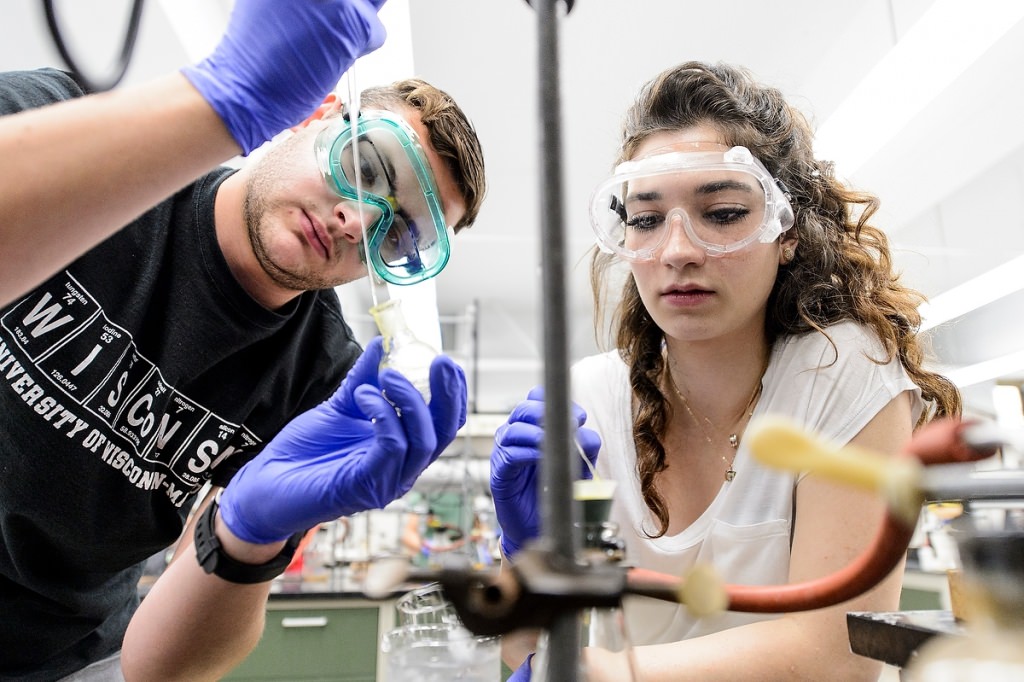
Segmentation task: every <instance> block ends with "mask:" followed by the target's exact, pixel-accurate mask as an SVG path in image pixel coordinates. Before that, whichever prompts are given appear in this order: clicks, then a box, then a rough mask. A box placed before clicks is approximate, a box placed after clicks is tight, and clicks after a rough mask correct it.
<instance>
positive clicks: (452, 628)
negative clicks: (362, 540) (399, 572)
mask: <svg viewBox="0 0 1024 682" xmlns="http://www.w3.org/2000/svg"><path fill="white" fill-rule="evenodd" d="M395 610H396V613H397V626H396V627H395V628H393V629H391V630H389V631H388V632H386V633H384V636H383V638H382V640H381V651H382V652H383V654H384V659H385V666H386V667H385V678H384V679H385V680H388V682H449V681H450V680H464V681H465V682H497V681H498V680H500V679H501V644H500V639H499V638H498V637H484V636H476V635H474V634H473V633H472V632H470V631H469V630H467V629H466V628H465V627H464V626H463V625H462V623H461V621H460V620H459V617H458V614H457V613H456V611H455V608H454V607H453V606H452V604H451V603H450V602H448V601H447V600H446V599H445V596H444V592H443V590H442V589H441V586H440V585H438V584H436V583H435V584H431V585H426V586H425V587H421V588H419V589H416V590H412V591H411V592H408V593H406V594H404V595H403V596H402V597H400V598H399V599H398V601H397V603H396V605H395Z"/></svg>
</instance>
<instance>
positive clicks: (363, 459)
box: [220, 337, 467, 544]
mask: <svg viewBox="0 0 1024 682" xmlns="http://www.w3.org/2000/svg"><path fill="white" fill-rule="evenodd" d="M382 355H383V350H382V341H381V338H380V337H377V338H375V339H374V340H373V341H372V342H371V343H370V344H368V345H367V347H366V350H365V351H364V352H363V354H362V356H361V357H360V358H359V360H358V361H357V362H356V364H355V365H354V366H353V367H352V369H351V370H350V371H349V373H348V375H347V376H346V377H345V380H344V381H343V382H342V384H341V387H340V388H339V389H338V390H337V392H335V394H334V395H333V396H331V397H330V398H328V399H327V400H325V401H324V402H323V403H321V404H320V405H317V406H316V407H314V408H313V409H311V410H309V411H307V412H304V413H303V414H301V415H299V416H298V417H296V418H295V419H293V420H292V421H291V422H289V423H288V424H287V425H286V426H285V427H284V429H282V430H281V432H280V433H278V434H277V436H275V437H274V438H273V440H271V441H270V442H269V443H268V444H267V446H266V447H265V448H264V449H263V451H262V452H261V453H260V454H259V455H257V456H256V457H255V458H254V459H253V460H252V461H250V462H248V463H247V464H246V465H245V466H243V467H242V469H241V470H240V471H239V472H238V474H237V475H236V476H235V477H234V478H233V479H232V480H231V483H230V484H228V486H227V488H226V489H225V490H224V493H223V494H222V495H221V500H220V514H221V518H222V519H223V521H224V522H225V523H226V524H227V527H228V528H229V529H230V530H231V532H232V533H234V534H235V535H236V536H238V537H239V538H241V539H242V540H245V541H246V542H252V543H259V544H267V543H271V542H276V541H279V540H283V539H285V538H287V537H288V536H290V535H292V534H293V533H296V532H298V531H302V530H306V529H307V528H312V527H313V526H315V525H316V524H318V523H321V522H324V521H330V520H333V519H337V518H338V517H341V516H348V515H350V514H354V513H356V512H361V511H366V510H368V509H379V508H381V507H384V506H385V505H386V504H388V503H389V502H391V501H392V500H395V499H397V498H399V497H401V496H402V495H404V494H405V493H407V492H409V490H410V489H411V488H412V485H413V483H414V482H415V481H416V478H417V477H418V476H419V475H420V474H421V473H422V472H423V470H424V469H426V468H427V466H428V465H429V464H430V463H431V462H433V461H434V460H435V459H437V457H438V455H440V454H441V452H442V451H443V450H444V449H445V448H446V447H447V446H448V445H449V444H450V443H451V442H452V441H453V440H454V439H455V434H456V432H457V431H458V430H459V428H461V427H462V425H463V424H465V422H466V400H467V396H466V378H465V375H464V374H463V372H462V369H461V368H460V367H459V366H458V365H456V364H455V362H453V361H452V360H451V359H450V358H448V357H446V356H443V355H440V356H438V357H437V358H435V359H434V362H433V364H431V366H430V391H431V396H433V397H432V398H431V401H430V405H429V407H428V406H427V405H426V404H425V403H424V402H423V397H422V396H421V395H420V393H419V391H417V390H416V389H415V388H414V387H413V385H412V384H411V383H409V381H408V380H406V378H405V377H403V376H402V375H401V374H399V373H398V372H396V371H395V370H393V369H385V370H381V371H379V373H378V365H379V364H380V360H381V357H382Z"/></svg>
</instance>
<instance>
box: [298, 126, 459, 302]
mask: <svg viewBox="0 0 1024 682" xmlns="http://www.w3.org/2000/svg"><path fill="white" fill-rule="evenodd" d="M355 144H358V157H359V184H358V185H357V184H356V172H355V156H356V154H355V153H354V149H355ZM315 148H316V158H317V164H318V165H319V167H320V172H321V173H323V176H324V180H326V182H327V184H328V186H330V187H331V189H332V190H334V191H335V192H336V193H337V194H339V195H340V196H341V197H343V198H345V199H351V200H352V201H358V200H359V199H360V197H359V196H358V194H357V187H358V189H359V191H361V192H362V197H361V198H362V203H361V206H360V209H361V212H362V218H363V220H364V224H365V226H366V227H365V229H366V239H367V241H368V243H367V244H365V245H364V249H365V255H366V260H367V262H368V263H369V265H370V266H372V267H373V270H374V272H376V273H377V274H378V275H379V276H380V278H381V279H383V280H384V281H385V282H390V283H391V284H400V285H403V284H416V283H417V282H422V281H424V280H427V279H430V278H431V277H433V276H435V275H436V274H437V273H439V272H441V270H443V269H444V266H445V265H447V263H448V257H449V255H450V248H451V247H450V242H449V239H448V229H447V226H446V225H445V220H444V210H443V209H442V207H441V194H440V192H439V191H438V189H437V184H436V183H435V182H434V176H433V174H432V173H431V170H430V163H429V162H428V161H427V157H426V154H425V153H424V151H423V148H422V147H421V146H420V143H419V139H418V136H417V135H416V131H415V130H413V129H412V127H411V126H409V124H408V123H406V122H405V120H403V119H402V118H401V117H399V116H396V115H395V114H392V113H390V112H386V111H376V110H364V111H362V112H360V114H359V126H358V135H354V134H353V130H352V125H351V124H350V122H349V121H347V120H345V119H343V118H341V117H339V118H338V119H337V120H336V121H333V122H332V123H331V124H330V125H328V126H327V127H326V128H324V130H322V131H321V132H320V134H319V135H317V138H316V142H315Z"/></svg>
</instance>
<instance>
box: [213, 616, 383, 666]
mask: <svg viewBox="0 0 1024 682" xmlns="http://www.w3.org/2000/svg"><path fill="white" fill-rule="evenodd" d="M390 608H392V607H390V606H386V605H384V604H376V603H373V602H367V601H362V600H337V601H333V600H324V601H317V602H312V603H309V604H306V603H303V602H302V601H295V600H287V601H286V600H281V601H277V602H275V601H274V600H272V601H271V602H270V606H269V608H268V610H267V624H266V628H265V629H264V632H263V638H262V639H261V640H260V643H259V645H258V646H257V647H256V649H255V650H254V651H253V652H252V653H251V654H250V655H249V657H248V658H247V659H245V661H243V662H242V663H241V665H239V666H238V667H237V668H235V669H234V670H233V671H232V672H231V673H230V674H229V675H228V676H227V677H225V678H224V679H225V680H232V681H235V682H245V681H250V680H251V681H254V682H255V681H256V680H261V681H265V680H275V681H276V682H285V681H287V682H291V681H294V682H300V681H301V682H375V680H376V671H377V650H378V643H379V641H380V636H379V633H380V631H381V626H382V622H381V612H382V610H383V609H390ZM385 620H386V621H391V620H393V618H391V617H390V613H386V614H385ZM383 625H387V626H388V627H390V623H383Z"/></svg>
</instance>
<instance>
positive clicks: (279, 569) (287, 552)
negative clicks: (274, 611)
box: [195, 493, 306, 585]
mask: <svg viewBox="0 0 1024 682" xmlns="http://www.w3.org/2000/svg"><path fill="white" fill-rule="evenodd" d="M219 499H220V494H219V493H218V494H217V497H216V498H215V499H214V500H213V502H211V503H210V506H208V507H207V508H206V510H205V511H204V512H203V513H202V514H201V515H200V516H199V520H198V521H196V533H195V543H196V559H197V560H198V561H199V565H200V566H202V567H203V570H204V571H206V572H207V573H213V574H214V575H216V576H219V577H221V578H223V579H224V580H227V581H229V582H233V583H239V584H241V585H253V584H255V583H264V582H267V581H268V580H273V579H274V578H276V577H277V576H279V575H281V574H282V573H284V569H285V568H287V567H288V564H290V563H291V561H292V557H293V556H294V555H295V549H296V548H297V547H298V546H299V542H300V541H301V540H302V537H303V536H304V535H305V534H306V533H305V532H304V531H303V532H299V533H296V534H295V535H293V536H291V537H290V538H288V541H287V542H286V543H285V545H284V549H282V550H281V552H280V553H279V554H278V555H277V556H275V557H274V558H272V559H271V560H270V561H267V562H266V563H262V564H247V563H243V562H241V561H238V560H237V559H234V558H232V557H230V556H228V554H227V553H226V552H225V551H224V548H223V547H221V544H220V540H218V539H217V534H216V533H214V532H213V528H214V526H213V522H214V519H216V518H217V508H218V507H219V506H220V505H219V504H218V500H219Z"/></svg>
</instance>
